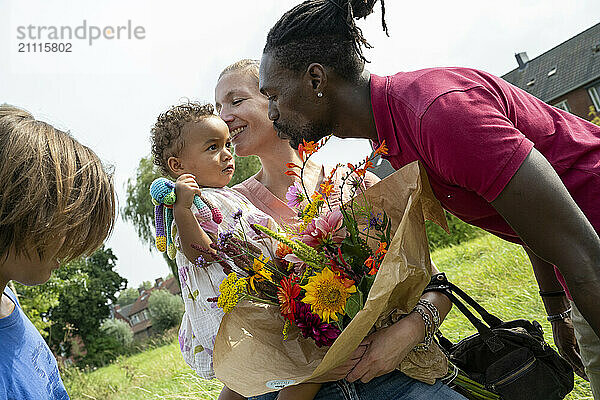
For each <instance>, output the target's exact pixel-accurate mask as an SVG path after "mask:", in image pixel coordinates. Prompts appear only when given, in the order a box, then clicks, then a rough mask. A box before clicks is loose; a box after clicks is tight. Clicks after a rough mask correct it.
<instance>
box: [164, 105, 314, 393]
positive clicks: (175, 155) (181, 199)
mask: <svg viewBox="0 0 600 400" xmlns="http://www.w3.org/2000/svg"><path fill="white" fill-rule="evenodd" d="M152 154H153V156H154V163H155V164H156V165H158V166H159V167H160V168H161V169H162V171H163V173H165V174H166V175H169V176H171V177H172V178H174V179H176V183H175V195H176V202H175V204H174V206H173V216H174V219H175V225H176V228H177V229H176V239H175V242H176V244H177V247H178V250H179V251H178V252H177V256H176V260H177V266H178V268H179V277H180V282H181V288H182V295H183V300H184V304H185V313H184V316H183V320H182V322H181V327H180V330H179V344H180V347H181V353H182V354H183V358H184V359H185V361H186V362H187V363H188V364H189V365H190V366H191V367H192V368H193V369H194V370H195V371H196V373H197V374H198V375H199V376H201V377H202V378H205V379H212V378H214V377H215V375H214V371H213V366H212V353H213V348H214V340H215V337H216V335H217V331H218V329H219V324H220V323H221V319H222V318H223V310H222V309H220V308H217V307H215V304H214V303H210V302H208V301H207V299H208V298H211V297H216V296H218V295H219V284H220V283H221V282H222V281H223V279H225V278H226V275H225V273H224V272H223V268H222V266H221V265H220V264H219V263H216V262H211V260H210V259H209V258H210V255H207V254H206V253H202V252H199V251H197V250H195V249H194V248H193V247H192V246H191V245H192V244H198V245H200V246H202V247H204V248H205V249H210V245H211V244H212V243H213V239H214V238H216V236H215V235H217V234H225V235H226V234H227V230H229V229H231V228H232V227H236V228H237V229H239V228H241V229H243V230H244V231H245V232H246V234H249V235H247V237H246V238H247V240H248V241H249V242H250V243H251V244H253V245H254V246H256V247H257V248H259V249H260V250H261V251H262V252H263V254H265V255H269V254H273V253H274V248H273V246H274V244H273V243H272V242H271V241H270V240H265V239H261V240H259V239H258V238H256V237H253V235H252V229H251V228H250V224H251V223H259V224H261V225H265V226H269V225H270V226H271V227H273V228H274V229H276V228H275V222H274V221H273V219H272V218H271V217H270V216H268V215H267V214H265V213H263V212H262V211H260V210H258V209H257V208H256V207H254V205H252V203H250V201H248V199H246V198H245V197H244V196H243V195H241V194H240V193H238V192H237V191H235V190H233V189H230V188H228V187H225V186H226V185H227V184H228V183H229V181H230V180H231V178H232V176H233V173H234V171H235V164H234V159H233V154H232V149H231V141H230V138H229V129H228V128H227V125H226V124H225V122H223V120H222V119H221V118H219V117H218V116H217V115H215V114H214V108H213V106H212V105H211V104H204V105H201V104H199V103H186V104H181V105H179V106H175V107H172V108H171V109H170V110H168V111H167V112H165V113H163V114H161V115H160V116H159V117H158V120H157V122H156V124H155V125H154V128H153V129H152ZM195 195H202V197H203V199H204V200H207V201H208V202H210V203H211V204H212V206H214V207H217V208H218V209H220V211H221V214H222V216H223V222H222V223H221V224H220V225H219V226H218V227H216V226H215V225H214V224H212V226H211V224H209V223H203V224H202V226H201V225H200V224H199V223H198V220H197V218H196V216H195V214H196V213H197V212H198V209H197V208H196V206H194V205H193V199H194V196H195ZM207 232H208V233H210V234H211V235H212V237H211V236H209V235H208V234H207ZM199 257H202V258H201V260H203V261H201V262H200V263H198V262H197V260H198V258H199ZM230 264H231V265H230V267H231V269H232V270H234V271H236V272H238V273H240V274H244V273H243V272H242V271H241V270H240V269H239V268H237V267H236V266H235V265H234V264H233V263H230ZM319 388H320V385H318V384H303V385H298V386H292V387H288V388H285V389H284V390H282V391H281V392H280V393H279V397H278V398H279V399H281V400H283V399H297V400H304V399H306V400H311V399H313V398H314V396H315V395H316V393H317V392H318V390H319ZM219 399H221V400H237V399H244V397H243V396H241V395H239V394H237V393H235V392H234V391H232V390H230V389H228V388H227V387H224V388H223V391H222V392H221V395H220V396H219Z"/></svg>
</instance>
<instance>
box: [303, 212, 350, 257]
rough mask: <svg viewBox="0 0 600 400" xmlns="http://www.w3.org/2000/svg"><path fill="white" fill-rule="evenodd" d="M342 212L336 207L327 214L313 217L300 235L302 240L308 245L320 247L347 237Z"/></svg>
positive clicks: (337, 242)
mask: <svg viewBox="0 0 600 400" xmlns="http://www.w3.org/2000/svg"><path fill="white" fill-rule="evenodd" d="M343 224H344V216H343V215H342V212H341V211H340V210H339V209H338V208H335V209H333V210H331V211H328V212H327V213H326V214H325V215H321V216H318V217H317V218H315V219H313V220H312V221H311V222H310V224H308V226H307V227H306V229H305V230H304V232H302V233H301V235H300V240H301V241H302V242H303V243H306V244H307V245H309V246H311V247H314V248H320V247H322V246H323V245H325V244H339V243H341V242H342V240H344V238H345V237H346V228H345V227H343V226H342V225H343Z"/></svg>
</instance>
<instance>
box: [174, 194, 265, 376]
mask: <svg viewBox="0 0 600 400" xmlns="http://www.w3.org/2000/svg"><path fill="white" fill-rule="evenodd" d="M202 195H203V196H204V197H205V198H206V199H207V200H208V201H209V202H211V203H212V204H213V205H214V206H215V207H217V208H219V209H220V211H221V213H222V214H223V222H221V224H219V225H217V224H215V223H214V222H210V223H203V224H202V227H203V229H204V230H205V231H206V232H207V233H212V234H217V235H221V234H224V233H226V232H228V231H231V230H233V231H235V232H239V231H241V230H242V229H243V231H244V233H245V236H246V239H247V240H248V241H249V242H250V243H252V244H253V245H255V246H257V247H258V248H260V249H261V250H262V252H263V254H264V255H265V256H267V257H271V255H272V254H274V253H275V249H276V247H274V246H276V244H274V242H272V241H271V240H270V239H264V238H259V237H258V236H257V235H256V234H255V233H254V231H253V230H252V229H251V228H250V224H253V223H256V224H260V225H263V226H267V227H269V228H270V229H275V230H277V226H276V224H275V222H274V221H273V219H272V218H271V217H270V216H268V215H267V214H265V213H263V212H262V211H260V210H259V209H257V208H256V207H254V206H253V205H252V203H250V202H249V201H248V199H246V198H245V197H244V196H243V195H241V194H240V193H239V192H237V191H235V190H232V189H230V188H227V187H225V188H206V189H202ZM192 211H193V212H197V211H198V210H197V209H196V207H195V206H193V205H192ZM240 211H241V213H240ZM174 225H175V222H174ZM173 232H174V236H175V237H174V242H175V244H176V246H177V250H178V251H177V256H176V261H177V267H178V270H179V281H180V282H181V294H182V296H183V302H184V306H185V312H184V314H183V319H182V321H181V327H180V328H179V346H180V348H181V354H182V355H183V358H184V360H185V362H186V363H187V364H188V365H189V366H190V367H192V368H193V369H194V370H195V371H196V373H197V374H198V375H199V376H200V377H202V378H204V379H212V378H214V377H215V374H214V370H213V363H212V359H213V357H212V355H213V349H214V344H215V338H216V336H217V332H218V330H219V325H220V323H221V319H222V318H223V315H224V314H223V310H222V309H221V308H219V307H217V305H216V303H214V302H209V301H207V299H208V298H211V297H217V296H219V285H220V284H221V282H222V281H223V279H225V278H226V277H227V275H225V273H224V272H223V267H222V266H221V265H220V264H219V263H204V265H202V266H199V264H197V263H192V262H190V261H189V260H188V259H187V258H186V256H185V255H184V254H183V252H182V251H181V241H180V240H179V234H178V233H177V229H176V225H175V226H174V229H173ZM229 265H230V266H231V268H232V270H233V271H235V272H237V273H238V274H241V275H244V276H245V275H246V274H245V273H243V272H242V271H241V270H240V269H239V268H238V267H237V266H235V265H234V264H233V262H231V261H229Z"/></svg>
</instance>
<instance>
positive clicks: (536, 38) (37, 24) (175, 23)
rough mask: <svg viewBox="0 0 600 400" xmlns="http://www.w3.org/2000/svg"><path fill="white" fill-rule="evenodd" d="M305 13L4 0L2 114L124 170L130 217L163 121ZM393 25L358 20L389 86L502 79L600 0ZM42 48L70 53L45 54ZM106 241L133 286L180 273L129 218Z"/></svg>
mask: <svg viewBox="0 0 600 400" xmlns="http://www.w3.org/2000/svg"><path fill="white" fill-rule="evenodd" d="M298 2H299V1H291V0H260V1H256V2H249V1H247V0H220V1H212V2H209V1H206V0H200V1H199V0H173V1H169V2H165V1H156V0H103V1H91V0H79V1H67V0H0V103H9V104H13V105H17V106H20V107H23V108H25V109H27V110H28V111H30V112H31V113H33V115H34V116H35V117H36V118H38V119H42V120H44V121H47V122H49V123H51V124H53V125H54V126H56V127H57V128H59V129H63V130H67V131H70V132H71V133H72V134H73V136H74V137H75V138H76V139H78V140H79V141H80V142H82V143H83V144H85V145H87V146H89V147H91V148H92V149H93V150H94V151H95V152H96V153H97V154H98V155H99V156H100V158H101V159H102V160H103V161H104V162H105V163H107V164H110V165H112V166H113V168H114V173H115V185H116V189H117V195H118V200H119V203H120V207H122V206H123V205H124V204H125V200H126V196H125V187H126V182H127V180H128V179H132V178H134V177H135V169H136V167H137V165H138V162H139V160H140V158H142V157H144V156H147V155H148V154H149V153H150V142H149V133H150V128H151V127H152V125H153V123H154V121H155V119H156V117H157V116H158V114H160V113H161V112H163V111H165V110H166V109H167V108H168V107H170V106H171V105H174V104H177V103H179V102H181V101H183V100H185V99H192V100H198V101H210V102H214V85H215V83H216V79H217V77H218V75H219V73H220V71H221V70H222V69H223V68H224V67H226V66H227V65H229V64H231V63H233V62H235V61H237V60H239V59H241V58H254V59H259V58H260V56H261V52H262V48H263V46H264V41H265V38H266V34H267V32H268V30H269V28H270V27H271V26H272V25H273V24H274V23H275V22H276V21H277V19H278V18H279V17H280V16H281V15H282V14H283V13H284V12H285V11H287V10H288V9H290V8H291V7H293V6H294V5H295V4H297V3H298ZM380 20H381V10H380V6H379V5H377V6H376V9H375V13H374V14H373V15H371V16H369V17H368V18H367V19H366V20H360V21H359V22H358V24H359V26H360V27H362V29H363V33H364V35H365V37H366V38H367V40H368V41H369V42H370V43H371V44H372V45H373V49H369V50H366V52H365V54H366V56H367V58H368V59H369V60H370V61H371V62H370V63H369V64H368V65H367V69H368V70H369V71H370V72H372V73H375V74H377V75H388V74H394V73H396V72H399V71H410V70H415V69H421V68H427V67H438V66H464V67H473V68H477V69H481V70H485V71H488V72H490V73H493V74H495V75H503V74H505V73H507V72H509V71H510V70H512V69H514V68H516V67H517V63H516V60H515V58H514V54H515V53H518V52H523V51H525V52H527V54H528V55H529V58H530V59H532V58H534V57H536V56H538V55H540V54H542V53H543V52H545V51H547V50H549V49H551V48H552V47H554V46H556V45H558V44H560V43H562V42H564V41H565V40H567V39H569V38H570V37H572V36H574V35H576V34H578V33H580V32H582V31H583V30H585V29H587V28H589V27H591V26H592V25H594V24H596V23H598V22H600V18H599V17H598V4H597V0H574V1H569V2H566V1H557V0H504V1H481V0H478V1H472V0H469V1H460V0H457V1H452V2H448V1H441V0H440V1H438V0H429V1H420V2H419V1H416V2H408V1H399V0H392V1H390V0H388V1H387V2H386V21H387V25H388V28H389V34H390V37H387V36H385V34H384V33H383V32H382V31H381V25H380ZM29 26H31V29H30V28H29ZM42 27H45V28H42ZM61 27H66V28H63V29H62V34H63V37H62V39H61V38H60V34H61ZM119 27H123V28H121V29H119ZM53 28H54V30H55V31H56V33H55V34H56V35H59V38H58V39H57V38H56V36H54V37H53V36H51V35H52V32H53ZM77 28H79V29H77ZM40 29H41V30H40ZM69 30H71V34H72V35H74V36H72V37H71V38H70V39H69V37H68V33H69V32H68V31H69ZM38 34H40V35H41V36H42V37H41V38H39V37H38ZM103 34H104V35H105V36H106V37H109V38H111V39H108V38H105V37H104V36H103ZM117 34H119V37H118V38H117ZM97 36H100V38H97V39H96V37H97ZM34 43H35V44H34ZM39 43H50V44H52V43H56V44H59V43H61V46H62V47H63V49H67V48H68V49H69V50H71V51H70V52H54V53H52V52H41V53H40V52H38V51H36V52H33V50H34V48H35V49H37V47H34V46H39ZM19 49H21V50H23V51H22V52H19ZM27 50H29V51H27ZM369 150H370V149H369V147H368V143H366V142H365V141H362V140H350V139H347V140H340V139H335V140H331V141H330V142H329V143H328V144H327V146H326V148H324V149H323V150H321V151H320V152H319V154H317V160H321V161H322V162H327V163H331V164H335V163H337V162H349V161H356V160H358V159H360V158H362V157H364V156H365V155H366V154H368V153H369V152H370V151H369ZM149 201H150V200H149ZM106 244H107V246H108V247H110V248H112V250H113V251H114V253H115V255H116V256H117V257H118V261H117V268H116V270H117V272H119V274H121V275H122V276H123V277H125V278H126V279H127V280H128V282H129V284H128V286H129V287H137V286H138V285H139V284H140V283H141V282H142V281H146V280H150V281H154V279H155V278H158V277H161V276H166V275H167V274H168V273H169V270H168V268H167V266H166V264H165V262H164V261H163V259H162V256H161V255H160V254H159V253H157V252H156V251H152V252H151V251H150V250H149V248H148V246H147V245H146V244H144V243H143V242H142V241H141V240H140V239H139V238H138V237H137V235H136V233H135V230H134V228H133V226H132V225H131V224H130V223H128V222H125V221H123V219H122V218H121V216H119V217H118V221H117V224H116V227H115V230H114V232H113V234H112V236H111V237H110V238H109V239H108V240H107V242H106Z"/></svg>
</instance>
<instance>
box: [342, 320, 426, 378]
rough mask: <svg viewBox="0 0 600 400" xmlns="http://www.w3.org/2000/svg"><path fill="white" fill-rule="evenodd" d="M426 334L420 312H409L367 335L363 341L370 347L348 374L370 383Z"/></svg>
mask: <svg viewBox="0 0 600 400" xmlns="http://www.w3.org/2000/svg"><path fill="white" fill-rule="evenodd" d="M424 336H425V324H424V323H423V320H422V319H421V316H420V315H419V314H417V313H414V312H413V313H410V314H408V315H407V316H406V317H404V318H403V319H401V320H400V321H398V322H396V323H395V324H394V325H392V326H389V327H387V328H384V329H381V330H379V331H376V332H375V333H372V334H371V335H369V336H367V337H366V338H365V340H363V342H362V343H361V346H362V345H366V346H367V350H366V351H365V354H364V355H363V356H362V358H361V359H360V360H359V362H358V364H356V366H355V367H354V369H353V370H352V371H350V373H349V374H348V376H347V377H346V380H348V381H349V382H354V381H357V380H359V379H360V381H361V382H363V383H367V382H369V381H370V380H371V379H373V378H376V377H378V376H381V375H385V374H387V373H388V372H391V371H393V370H395V369H396V368H398V366H399V365H400V362H401V361H402V360H404V358H405V357H406V356H407V355H408V353H409V352H410V351H411V350H412V349H413V348H414V347H415V346H416V345H417V344H419V343H420V342H421V341H422V340H423V338H424Z"/></svg>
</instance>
